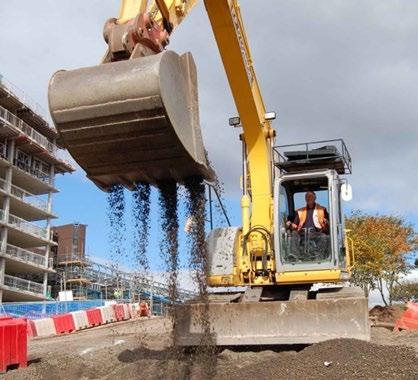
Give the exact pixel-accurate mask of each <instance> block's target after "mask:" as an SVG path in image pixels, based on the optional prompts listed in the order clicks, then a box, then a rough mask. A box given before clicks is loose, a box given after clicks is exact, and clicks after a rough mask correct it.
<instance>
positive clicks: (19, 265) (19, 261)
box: [0, 244, 55, 274]
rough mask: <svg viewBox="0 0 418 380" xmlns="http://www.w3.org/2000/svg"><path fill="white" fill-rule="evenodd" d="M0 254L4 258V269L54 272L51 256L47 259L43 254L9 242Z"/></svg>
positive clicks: (23, 271)
mask: <svg viewBox="0 0 418 380" xmlns="http://www.w3.org/2000/svg"><path fill="white" fill-rule="evenodd" d="M0 256H2V257H4V258H5V259H6V271H10V272H12V273H16V274H19V273H40V272H45V271H48V272H51V273H52V272H55V271H54V270H53V259H52V258H49V259H48V260H47V259H46V257H45V256H43V255H40V254H38V253H35V252H31V251H27V250H26V249H23V248H20V247H16V246H14V245H11V244H7V247H6V251H5V252H2V253H0ZM47 264H48V265H47Z"/></svg>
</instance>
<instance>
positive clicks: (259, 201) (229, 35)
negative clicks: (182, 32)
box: [205, 0, 273, 231]
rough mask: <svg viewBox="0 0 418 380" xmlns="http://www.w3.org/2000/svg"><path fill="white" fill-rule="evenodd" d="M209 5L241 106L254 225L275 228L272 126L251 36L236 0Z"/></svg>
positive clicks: (217, 0)
mask: <svg viewBox="0 0 418 380" xmlns="http://www.w3.org/2000/svg"><path fill="white" fill-rule="evenodd" d="M205 6H206V10H207V13H208V15H209V20H210V22H211V25H212V29H213V33H214V35H215V39H216V42H217V44H218V48H219V52H220V55H221V58H222V61H223V65H224V68H225V71H226V75H227V77H228V81H229V85H230V88H231V90H232V95H233V97H234V100H235V104H236V106H237V109H238V113H239V116H240V118H241V123H242V126H243V130H244V139H245V142H246V145H247V149H248V163H249V172H250V176H251V195H252V196H251V200H252V202H251V226H255V225H258V226H264V227H265V228H267V229H268V230H269V231H272V227H273V222H272V218H271V212H270V204H271V199H272V186H271V183H272V178H271V164H270V163H271V160H270V146H269V141H268V139H267V138H266V136H267V135H268V131H269V130H270V129H271V127H270V124H269V122H267V121H266V120H265V113H266V109H265V106H264V103H263V99H262V96H261V91H260V88H259V86H258V82H257V78H256V74H255V71H254V68H253V62H252V58H251V53H250V50H249V48H248V42H247V36H246V33H245V29H244V26H243V24H242V20H241V13H240V10H239V6H238V3H237V1H236V0H205Z"/></svg>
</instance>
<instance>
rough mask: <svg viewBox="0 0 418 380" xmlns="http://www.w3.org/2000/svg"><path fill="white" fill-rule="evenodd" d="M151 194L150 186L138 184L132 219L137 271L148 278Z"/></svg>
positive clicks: (134, 192)
mask: <svg viewBox="0 0 418 380" xmlns="http://www.w3.org/2000/svg"><path fill="white" fill-rule="evenodd" d="M150 194H151V187H150V185H148V184H142V183H137V184H136V185H135V189H134V190H133V192H132V198H133V205H132V206H133V207H132V219H133V223H134V242H133V243H134V252H135V262H136V266H137V268H136V269H137V270H138V272H139V273H140V274H143V275H144V276H146V275H147V274H148V271H149V262H148V258H147V247H148V243H149V233H150V227H151V224H150V221H149V216H150Z"/></svg>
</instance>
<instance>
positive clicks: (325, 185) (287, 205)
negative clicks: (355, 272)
mask: <svg viewBox="0 0 418 380" xmlns="http://www.w3.org/2000/svg"><path fill="white" fill-rule="evenodd" d="M277 194H278V195H277V197H276V199H277V200H278V202H276V206H277V219H278V220H277V222H278V223H277V226H278V229H279V233H278V239H277V247H276V252H277V253H278V259H279V263H280V265H279V268H278V269H279V271H282V272H287V271H292V270H301V269H303V270H315V269H318V268H326V269H334V268H338V267H341V265H344V260H345V254H344V236H343V233H344V226H343V220H342V213H341V206H342V205H341V202H340V180H339V177H338V175H337V173H336V172H335V171H334V170H321V171H313V172H310V173H303V174H290V175H283V176H281V177H280V178H279V179H278V181H277ZM307 194H313V195H314V196H316V202H315V206H314V208H313V209H312V211H311V212H312V214H313V224H312V222H311V223H310V224H309V225H301V223H302V222H303V221H302V220H301V218H303V213H304V212H306V213H307V211H304V208H305V207H306V201H305V197H306V195H307ZM334 198H335V199H334ZM316 206H317V207H320V208H322V209H323V211H322V212H323V214H324V215H323V217H322V219H323V220H321V221H320V220H319V219H318V216H317V214H316V210H315V207H316ZM299 225H300V226H299Z"/></svg>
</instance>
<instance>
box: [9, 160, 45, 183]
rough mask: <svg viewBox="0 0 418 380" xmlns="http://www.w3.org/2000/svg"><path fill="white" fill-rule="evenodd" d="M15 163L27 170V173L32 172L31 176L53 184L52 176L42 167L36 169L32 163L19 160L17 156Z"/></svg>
mask: <svg viewBox="0 0 418 380" xmlns="http://www.w3.org/2000/svg"><path fill="white" fill-rule="evenodd" d="M13 164H14V165H16V166H17V167H18V168H19V169H21V170H23V171H25V172H26V173H28V174H30V175H31V176H33V177H35V178H37V179H39V180H41V181H42V182H45V183H48V184H52V177H51V176H50V175H49V173H46V172H44V171H43V170H41V169H34V168H32V166H31V165H29V164H26V163H24V162H22V161H19V160H17V159H16V158H15V160H14V162H13Z"/></svg>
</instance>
